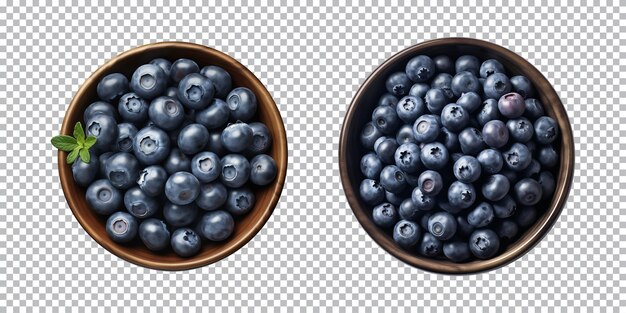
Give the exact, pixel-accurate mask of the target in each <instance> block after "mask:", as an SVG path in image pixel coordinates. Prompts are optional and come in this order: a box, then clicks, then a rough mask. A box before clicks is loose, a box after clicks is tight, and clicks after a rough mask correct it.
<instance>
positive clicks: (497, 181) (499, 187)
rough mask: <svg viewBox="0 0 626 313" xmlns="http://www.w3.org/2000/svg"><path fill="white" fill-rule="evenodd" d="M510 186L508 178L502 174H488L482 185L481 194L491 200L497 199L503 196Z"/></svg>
mask: <svg viewBox="0 0 626 313" xmlns="http://www.w3.org/2000/svg"><path fill="white" fill-rule="evenodd" d="M510 188H511V185H510V182H509V179H508V178H507V177H506V176H504V175H502V174H494V175H491V176H489V177H488V178H487V179H486V180H485V182H484V183H483V186H482V190H481V191H482V194H483V196H484V197H485V198H487V199H488V200H491V201H498V200H500V199H502V198H504V197H505V196H506V195H507V194H508V193H509V189H510Z"/></svg>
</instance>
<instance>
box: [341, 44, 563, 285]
mask: <svg viewBox="0 0 626 313" xmlns="http://www.w3.org/2000/svg"><path fill="white" fill-rule="evenodd" d="M339 147H340V148H339V149H340V150H339V163H340V164H339V166H340V173H341V179H342V184H343V188H344V191H345V194H346V197H347V198H348V202H349V204H350V206H351V208H352V210H353V212H354V214H355V216H356V218H357V220H358V221H359V222H360V224H361V225H362V226H363V228H364V229H365V231H366V232H367V233H368V234H369V235H370V236H371V237H372V238H373V239H374V241H375V242H376V243H378V244H379V245H380V246H381V247H382V248H384V249H385V250H386V251H387V252H389V253H390V254H392V255H393V256H395V257H396V258H398V259H400V260H402V261H403V262H405V263H407V264H409V265H412V266H415V267H418V268H421V269H424V270H427V271H431V272H437V273H444V274H470V273H478V272H484V271H488V270H492V269H495V268H498V267H501V266H504V265H506V264H508V263H510V262H513V261H514V260H516V259H517V258H519V257H521V256H522V255H524V254H525V253H526V252H528V251H529V250H530V249H532V247H533V246H535V245H536V244H537V243H538V242H539V241H540V240H541V239H542V238H543V237H544V236H545V235H546V234H547V233H548V232H549V230H550V229H551V227H552V226H553V225H554V223H555V222H556V221H557V219H558V217H559V215H560V213H561V210H562V209H563V206H564V205H565V203H566V201H567V196H568V193H569V190H570V187H571V183H572V176H573V171H574V142H573V137H572V129H571V125H570V123H569V119H568V117H567V113H566V111H565V108H564V106H563V104H562V103H561V100H560V99H559V97H558V95H557V93H556V92H555V90H554V88H553V87H552V86H551V85H550V83H549V82H548V80H547V79H546V78H545V77H544V76H543V75H542V74H541V73H540V72H539V71H538V70H537V69H536V68H535V67H533V66H532V65H531V64H530V63H529V62H528V61H526V60H524V59H523V58H522V57H520V56H519V55H517V54H515V53H514V52H511V51H509V50H507V49H505V48H503V47H501V46H499V45H496V44H493V43H490V42H486V41H482V40H477V39H471V38H444V39H436V40H431V41H426V42H424V43H420V44H417V45H415V46H412V47H409V48H407V49H405V50H403V51H401V52H399V53H398V54H396V55H394V56H392V57H391V58H390V59H388V60H387V61H385V62H384V63H383V64H382V65H380V66H379V67H378V68H377V69H376V70H375V71H374V72H373V73H372V74H371V75H370V77H369V78H368V79H367V80H366V81H365V82H364V83H363V85H362V86H361V87H360V89H359V90H358V91H357V93H356V95H355V96H354V98H353V101H352V103H351V105H350V107H349V109H348V111H347V113H346V116H345V119H344V124H343V128H342V132H341V138H340V145H339Z"/></svg>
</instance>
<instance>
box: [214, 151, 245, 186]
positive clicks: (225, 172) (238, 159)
mask: <svg viewBox="0 0 626 313" xmlns="http://www.w3.org/2000/svg"><path fill="white" fill-rule="evenodd" d="M250 171H251V166H250V162H248V160H247V159H246V158H245V157H244V156H242V155H240V154H227V155H225V156H224V157H223V158H222V173H221V174H220V178H221V181H222V183H223V184H224V185H226V187H230V188H239V187H241V186H243V185H244V184H245V183H247V182H248V178H249V177H250Z"/></svg>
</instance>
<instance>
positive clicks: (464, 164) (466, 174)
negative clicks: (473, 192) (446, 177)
mask: <svg viewBox="0 0 626 313" xmlns="http://www.w3.org/2000/svg"><path fill="white" fill-rule="evenodd" d="M453 171H454V176H455V177H456V179H458V180H459V181H462V182H464V183H472V182H475V181H477V180H478V179H479V178H480V173H481V166H480V163H479V162H478V160H477V159H476V158H475V157H473V156H470V155H464V156H462V157H461V158H460V159H458V160H457V161H456V162H454V166H453Z"/></svg>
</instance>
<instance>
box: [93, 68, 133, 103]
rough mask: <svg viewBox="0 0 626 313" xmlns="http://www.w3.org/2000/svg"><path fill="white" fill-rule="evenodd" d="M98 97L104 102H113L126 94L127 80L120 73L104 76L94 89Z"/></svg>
mask: <svg viewBox="0 0 626 313" xmlns="http://www.w3.org/2000/svg"><path fill="white" fill-rule="evenodd" d="M96 92H97V93H98V97H99V98H100V99H102V100H103V101H106V102H114V101H115V100H117V99H118V98H119V97H120V96H121V95H123V94H125V93H126V92H128V78H126V76H124V75H123V74H120V73H113V74H109V75H107V76H104V78H102V80H101V81H100V82H99V83H98V86H97V87H96Z"/></svg>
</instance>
